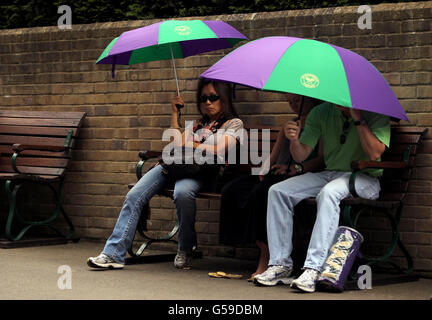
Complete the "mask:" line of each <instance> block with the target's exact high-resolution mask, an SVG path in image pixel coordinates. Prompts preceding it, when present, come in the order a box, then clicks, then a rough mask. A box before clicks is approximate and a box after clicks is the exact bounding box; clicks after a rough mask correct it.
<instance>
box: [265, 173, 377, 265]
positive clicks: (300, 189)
mask: <svg viewBox="0 0 432 320" xmlns="http://www.w3.org/2000/svg"><path fill="white" fill-rule="evenodd" d="M350 175H351V172H336V171H323V172H318V173H306V174H304V175H300V176H296V177H292V178H289V179H287V180H285V181H282V182H279V183H277V184H275V185H273V186H272V187H271V188H270V190H269V197H268V206H267V238H268V246H269V250H270V261H269V265H283V266H287V267H292V264H293V261H292V259H291V252H292V234H293V214H294V206H295V205H296V204H297V203H299V202H300V201H301V200H303V199H306V198H309V197H314V198H315V197H316V201H317V217H316V220H315V224H314V228H313V230H312V236H311V239H310V242H309V247H308V251H307V256H306V260H305V263H304V268H311V269H315V270H318V271H320V272H321V269H322V266H323V264H324V262H325V260H326V259H327V255H328V250H329V249H330V246H331V244H332V242H333V239H334V237H335V234H336V230H337V228H338V225H339V213H340V208H339V204H340V202H341V200H342V199H344V198H346V197H348V196H349V195H350V192H349V177H350ZM356 191H357V194H358V195H359V196H360V197H362V198H366V199H377V198H378V196H379V192H380V184H379V180H378V179H377V178H374V177H370V176H368V175H365V174H358V175H357V178H356ZM298 214H301V213H300V212H299V213H298Z"/></svg>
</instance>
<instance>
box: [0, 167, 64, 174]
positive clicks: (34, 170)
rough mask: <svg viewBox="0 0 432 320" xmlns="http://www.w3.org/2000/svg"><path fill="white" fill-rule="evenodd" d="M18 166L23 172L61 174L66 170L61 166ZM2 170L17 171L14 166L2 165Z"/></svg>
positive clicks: (0, 168)
mask: <svg viewBox="0 0 432 320" xmlns="http://www.w3.org/2000/svg"><path fill="white" fill-rule="evenodd" d="M17 167H18V170H19V171H20V172H21V173H27V174H38V175H39V174H40V175H50V176H61V175H62V174H63V173H64V170H65V169H64V168H63V169H59V168H46V167H26V166H17ZM0 172H10V173H13V172H15V170H14V169H13V168H12V166H8V165H0Z"/></svg>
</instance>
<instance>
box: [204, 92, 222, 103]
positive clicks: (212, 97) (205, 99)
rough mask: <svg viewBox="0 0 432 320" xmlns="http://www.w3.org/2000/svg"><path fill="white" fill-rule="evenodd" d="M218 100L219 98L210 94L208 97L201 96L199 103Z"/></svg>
mask: <svg viewBox="0 0 432 320" xmlns="http://www.w3.org/2000/svg"><path fill="white" fill-rule="evenodd" d="M219 99H220V97H219V96H217V95H215V94H211V95H209V96H201V97H200V102H201V103H206V102H207V100H210V102H215V101H218V100H219Z"/></svg>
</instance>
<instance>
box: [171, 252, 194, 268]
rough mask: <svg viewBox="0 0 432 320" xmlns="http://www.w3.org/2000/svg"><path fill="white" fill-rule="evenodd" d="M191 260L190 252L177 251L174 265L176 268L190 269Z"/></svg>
mask: <svg viewBox="0 0 432 320" xmlns="http://www.w3.org/2000/svg"><path fill="white" fill-rule="evenodd" d="M191 262H192V253H188V252H184V251H177V255H176V256H175V259H174V267H176V268H178V269H190V266H191Z"/></svg>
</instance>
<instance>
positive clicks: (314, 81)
mask: <svg viewBox="0 0 432 320" xmlns="http://www.w3.org/2000/svg"><path fill="white" fill-rule="evenodd" d="M300 83H301V84H302V85H303V86H304V87H306V88H311V89H313V88H316V87H318V86H319V79H318V77H317V76H316V75H314V74H312V73H305V74H303V75H302V76H301V77H300Z"/></svg>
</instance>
